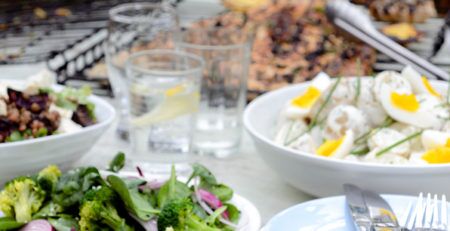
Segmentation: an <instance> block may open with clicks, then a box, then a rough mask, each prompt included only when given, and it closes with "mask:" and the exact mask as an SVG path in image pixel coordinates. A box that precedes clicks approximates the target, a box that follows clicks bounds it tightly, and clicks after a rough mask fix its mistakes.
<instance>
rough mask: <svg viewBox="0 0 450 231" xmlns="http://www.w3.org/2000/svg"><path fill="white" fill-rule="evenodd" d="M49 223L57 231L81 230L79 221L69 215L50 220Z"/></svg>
mask: <svg viewBox="0 0 450 231" xmlns="http://www.w3.org/2000/svg"><path fill="white" fill-rule="evenodd" d="M48 222H49V223H50V224H51V225H52V226H53V228H55V229H56V230H57V231H72V230H79V229H80V228H79V227H78V221H77V220H76V219H75V218H73V217H71V216H68V215H61V216H60V217H58V218H51V219H48Z"/></svg>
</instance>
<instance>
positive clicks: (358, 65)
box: [354, 58, 362, 104]
mask: <svg viewBox="0 0 450 231" xmlns="http://www.w3.org/2000/svg"><path fill="white" fill-rule="evenodd" d="M356 68H357V70H358V76H357V77H356V95H355V99H354V101H355V104H357V103H358V98H359V95H360V94H361V76H362V69H361V60H360V59H359V58H358V59H356Z"/></svg>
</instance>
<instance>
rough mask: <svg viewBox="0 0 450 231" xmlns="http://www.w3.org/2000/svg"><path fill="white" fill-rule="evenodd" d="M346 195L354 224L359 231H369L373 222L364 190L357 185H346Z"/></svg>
mask: <svg viewBox="0 0 450 231" xmlns="http://www.w3.org/2000/svg"><path fill="white" fill-rule="evenodd" d="M344 193H345V198H346V201H347V205H348V207H349V209H350V212H351V215H352V218H353V222H354V224H355V226H356V229H357V230H359V231H369V230H370V229H371V221H370V215H369V211H368V209H367V206H366V203H365V202H364V196H363V194H362V190H361V189H360V188H358V187H357V186H355V185H351V184H344Z"/></svg>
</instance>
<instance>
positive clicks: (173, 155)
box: [126, 50, 203, 172]
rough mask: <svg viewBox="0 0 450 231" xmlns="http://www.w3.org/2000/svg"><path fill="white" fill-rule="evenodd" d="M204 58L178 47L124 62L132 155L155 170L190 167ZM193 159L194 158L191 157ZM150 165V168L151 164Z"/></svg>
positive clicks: (138, 161) (149, 53) (142, 53)
mask: <svg viewBox="0 0 450 231" xmlns="http://www.w3.org/2000/svg"><path fill="white" fill-rule="evenodd" d="M202 68H203V60H202V58H200V57H198V56H195V55H192V54H188V53H184V52H179V51H175V50H149V51H142V52H138V53H135V54H133V55H131V56H130V58H129V59H128V61H127V63H126V73H127V77H128V95H129V113H130V116H129V124H130V141H131V148H132V159H133V160H134V161H135V163H136V162H137V163H140V165H144V166H147V167H149V168H148V169H151V171H153V172H168V171H170V166H171V164H175V166H176V168H178V170H179V171H180V170H181V171H183V170H186V171H187V170H189V169H190V168H189V167H188V166H187V164H188V163H189V162H190V161H193V159H190V158H189V157H190V156H191V155H189V154H190V145H191V138H192V131H193V123H194V121H195V114H196V112H197V111H198V106H199V102H200V82H201V71H202ZM191 157H192V156H191ZM148 165H150V166H148Z"/></svg>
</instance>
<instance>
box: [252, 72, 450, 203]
mask: <svg viewBox="0 0 450 231" xmlns="http://www.w3.org/2000/svg"><path fill="white" fill-rule="evenodd" d="M432 84H433V86H434V87H435V88H436V90H438V91H440V92H441V93H443V94H445V92H446V90H447V83H445V82H442V81H432ZM308 85H309V82H306V83H302V84H298V85H292V86H289V87H285V88H282V89H279V90H276V91H272V92H269V93H266V94H264V95H262V96H260V97H258V98H257V99H255V100H254V101H253V102H251V103H250V105H248V106H247V108H246V109H245V112H244V125H245V128H246V129H247V131H248V132H249V133H250V135H251V137H252V138H253V141H254V143H255V146H256V148H257V151H258V152H259V153H260V155H261V157H262V158H263V159H264V160H265V161H266V163H267V164H268V165H269V166H270V167H272V168H273V169H274V170H275V171H276V172H277V173H278V174H279V175H280V176H281V177H282V178H283V179H284V180H285V181H287V182H288V183H289V184H291V185H293V186H294V187H296V188H298V189H300V190H302V191H304V192H306V193H309V194H311V195H315V196H320V197H324V196H331V195H339V194H342V185H343V184H344V183H352V184H356V185H359V186H361V187H363V188H367V189H370V190H373V191H376V192H379V193H390V194H411V195H417V194H418V193H419V192H422V191H425V192H431V193H439V194H440V193H445V194H447V195H450V184H449V179H450V164H441V165H423V166H405V165H381V164H374V163H357V162H349V161H344V160H339V159H332V158H327V157H321V156H318V155H314V154H310V153H305V152H301V151H298V150H293V149H290V148H287V147H283V146H281V145H278V144H276V143H275V142H273V137H274V134H275V126H276V121H277V118H278V116H279V113H280V110H281V109H282V107H283V106H284V105H285V104H286V103H287V102H288V101H289V100H290V99H292V98H293V97H295V96H296V95H298V94H299V93H300V92H302V91H304V90H305V89H306V87H307V86H308Z"/></svg>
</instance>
